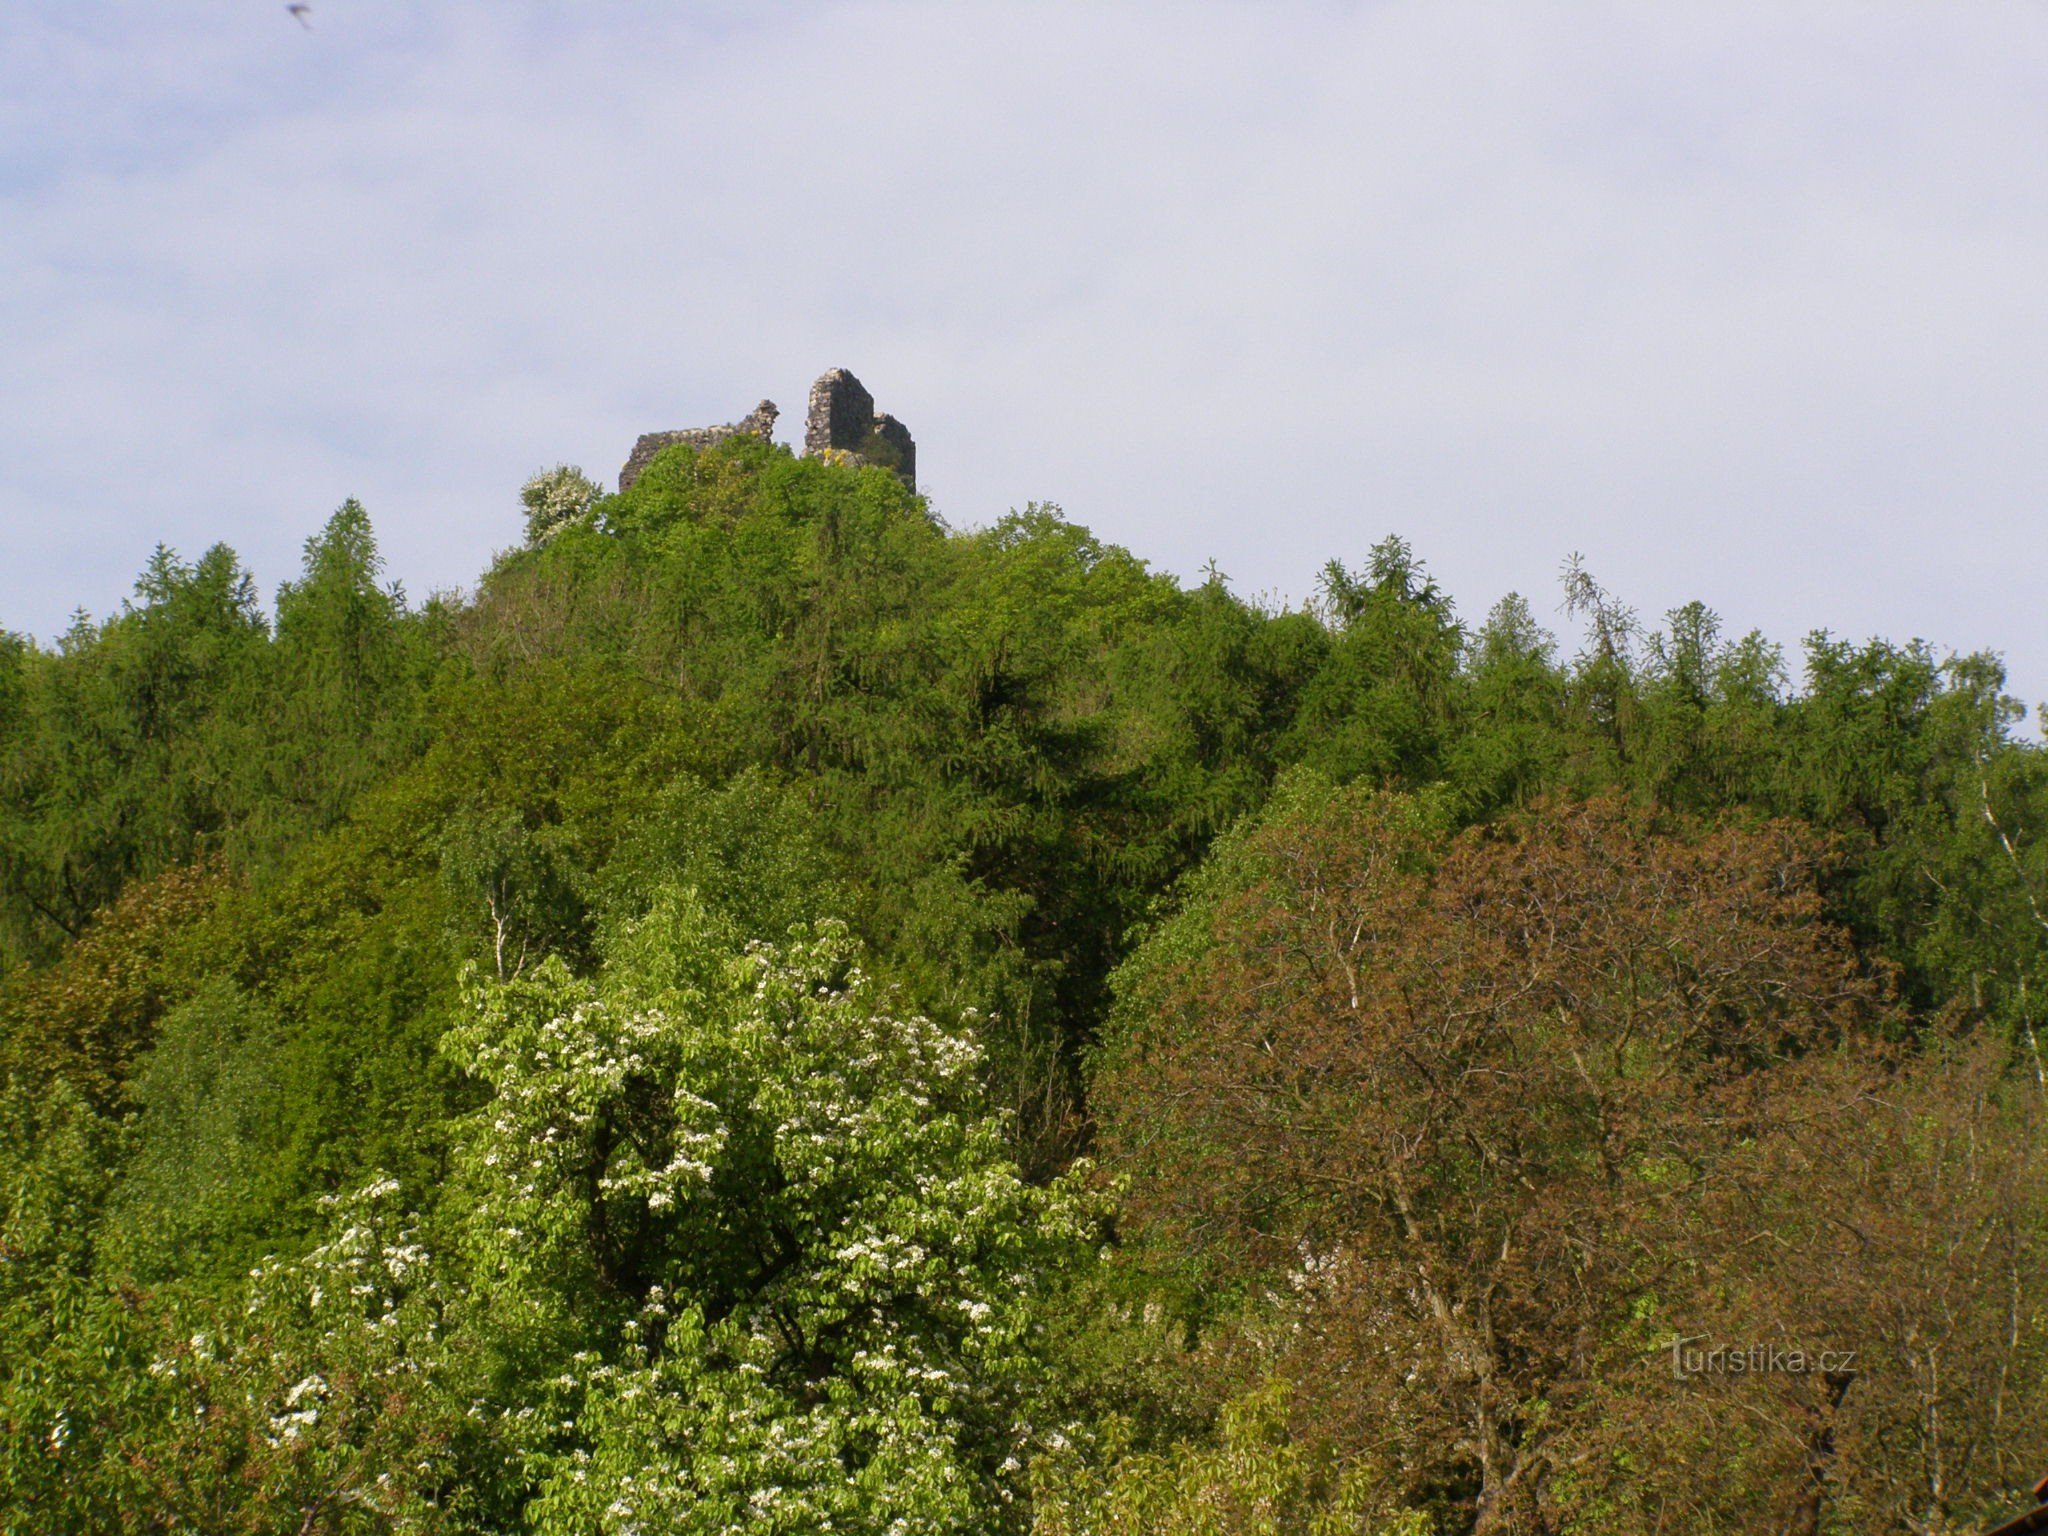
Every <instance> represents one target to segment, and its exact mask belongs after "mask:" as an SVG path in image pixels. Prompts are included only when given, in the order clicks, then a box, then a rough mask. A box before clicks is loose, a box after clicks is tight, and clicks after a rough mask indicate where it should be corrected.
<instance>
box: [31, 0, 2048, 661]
mask: <svg viewBox="0 0 2048 1536" xmlns="http://www.w3.org/2000/svg"><path fill="white" fill-rule="evenodd" d="M313 22H314V29H313V30H312V31H310V32H307V31H304V30H302V29H301V28H300V27H299V26H297V25H296V24H295V23H294V22H293V21H292V20H291V18H290V17H288V16H287V15H286V14H285V12H284V9H283V6H282V5H281V4H273V3H269V0H148V3H132V4H123V3H96V4H94V5H92V6H79V5H76V4H73V3H68V0H67V3H62V4H59V3H40V0H29V3H26V4H24V3H23V0H13V3H11V4H8V5H6V6H4V7H0V626H5V627H9V628H14V629H21V630H27V631H30V632H33V633H36V634H38V635H42V636H49V635H51V634H53V633H55V632H56V631H58V630H59V629H61V628H62V626H63V624H64V621H65V618H66V615H67V614H68V613H69V612H70V611H71V610H72V609H73V608H74V607H77V606H81V605H82V606H85V607H87V608H89V609H91V610H93V611H95V612H106V611H109V610H111V609H112V608H114V607H115V606H116V605H117V604H118V603H119V601H120V599H121V598H122V596H123V595H124V594H125V593H126V592H127V591H128V589H129V587H130V584H131V583H132V580H133V577H134V574H135V572H136V571H137V570H138V569H139V568H140V566H141V564H142V562H143V560H144V559H145V558H146V557H147V555H148V553H149V550H150V548H151V547H152V545H153V544H154V543H156V542H157V541H158V540H159V539H161V540H164V541H166V542H168V543H170V544H172V545H173V546H174V547H176V548H178V549H179V550H181V551H182V552H184V553H187V554H196V553H198V552H199V551H200V550H201V549H203V548H204V547H205V546H206V545H208V544H210V543H212V542H214V541H215V540H220V539H225V540H227V541H228V542H230V543H232V544H233V545H234V546H235V547H236V548H237V549H238V550H240V551H241V552H242V554H243V556H244V557H245V559H246V560H247V561H248V562H249V564H250V565H251V566H252V567H253V568H254V570H255V571H256V573H257V575H258V577H259V579H260V580H261V582H262V583H263V586H264V588H265V590H266V592H268V591H269V590H271V589H272V588H273V587H274V586H275V583H276V582H277V581H278V580H279V579H280V578H282V577H285V576H288V575H290V574H291V572H292V571H293V569H294V567H295V565H296V560H297V551H298V547H299V545H300V544H301V542H302V541H303V540H304V539H305V537H306V536H307V535H308V534H309V533H310V532H312V531H313V530H314V529H315V528H317V527H318V526H319V524H320V523H321V522H322V521H323V520H324V519H325V517H326V515H327V514H328V513H329V512H330V511H331V510H332V508H333V507H334V506H335V505H336V504H337V503H339V502H340V501H341V500H342V498H343V497H345V496H349V495H355V496H358V497H360V498H361V499H362V500H363V501H364V503H365V504H366V505H367V506H368V507H369V509H370V512H371V514H372V516H373V518H374V519H375V521H376V524H377V527H378V530H379V534H380V537H381V539H382V541H383V545H384V548H385V551H386V554H387V557H388V559H389V563H390V568H391V572H392V574H393V575H395V576H398V577H400V578H402V579H403V580H404V581H405V582H406V584H407V586H408V588H409V589H410V590H412V591H414V592H415V593H420V592H424V591H426V590H428V589H431V588H434V587H442V586H452V585H457V584H461V583H465V582H467V581H469V580H471V579H472V578H473V577H474V576H475V574H476V573H477V571H478V570H479V569H481V567H482V566H483V565H484V563H485V562H486V561H487V560H488V559H489V557H490V555H491V553H492V551H493V550H494V549H496V548H499V547H502V546H503V545H505V544H507V543H510V542H511V541H512V540H513V539H514V538H515V537H516V536H517V531H518V525H519V517H518V508H517V489H518V486H519V484H520V482H521V481H522V480H523V479H524V478H525V476H526V475H527V474H528V473H530V472H531V471H532V470H534V469H536V468H538V467H540V466H542V465H544V464H548V463H553V462H555V461H558V460H569V461H571V462H577V463H581V464H582V465H584V466H585V467H586V468H587V469H589V470H590V471H592V472H593V473H594V474H597V475H599V476H600V477H602V478H606V479H609V478H610V477H612V476H615V475H616V474H617V471H618V466H619V464H620V462H621V461H622V460H623V459H624V457H625V454H626V451H627V449H628V448H629V447H630V445H631V443H632V440H633V437H634V436H635V435H636V434H637V433H639V432H641V431H644V430H648V429H650V428H658V427H673V426H690V425H698V424H702V423H705V422H710V421H722V420H729V419H731V418H733V417H735V416H737V415H739V414H740V413H742V412H744V411H745V410H746V409H747V408H748V407H750V406H751V405H752V404H753V403H754V401H755V400H757V399H759V398H761V397H762V396H763V395H767V396H771V397H773V398H774V399H775V400H777V401H778V402H780V403H781V405H782V406H783V409H784V412H785V416H784V426H785V428H788V427H791V426H793V425H795V424H796V423H797V421H798V419H799V418H800V415H801V406H802V401H803V394H804V390H805V388H806V386H807V385H808V383H809V381H810V379H811V378H812V377H813V376H814V375H815V374H817V373H818V372H820V371H822V370H823V369H824V368H826V367H830V366H835V365H843V366H847V367H851V368H853V369H854V370H855V371H856V372H858V373H859V374H860V375H861V377H862V378H863V379H864V380H865V381H866V383H867V384H868V385H869V387H870V388H871V389H872V390H873V391H874V394H875V396H876V399H877V401H878V402H879V403H880V405H881V406H882V408H883V409H886V410H889V411H892V412H894V413H895V414H897V415H898V416H900V417H902V418H903V419H904V420H905V421H907V422H908V423H909V424H910V426H911V428H912V430H913V431H914V432H915V433H916V434H917V439H918V456H919V464H920V468H921V470H922V472H923V475H924V480H925V485H926V488H927V489H928V490H929V492H930V493H931V495H932V497H933V500H934V503H935V504H936V506H937V507H938V509H939V510H940V512H941V513H942V514H943V515H944V516H945V517H946V518H947V519H948V520H950V521H952V522H953V523H955V524H974V523H980V522H985V521H987V520H988V519H990V518H992V517H994V516H997V515H999V514H1000V513H1001V512H1002V511H1003V510H1004V509H1006V508H1008V507H1010V506H1014V505H1021V504H1022V503H1024V502H1025V501H1027V500H1034V499H1038V500H1050V501H1056V502H1059V503H1061V504H1062V505H1063V506H1064V507H1065V508H1066V509H1067V511H1068V513H1069V515H1070V516H1072V517H1074V518H1076V519H1077V520H1079V521H1082V522H1085V523H1087V524H1089V525H1090V526H1091V527H1093V528H1095V529H1096V530H1097V531H1098V532H1100V533H1101V534H1103V535H1104V536H1106V537H1109V538H1112V539H1115V540H1118V541H1119V542H1122V543H1125V544H1128V545H1129V546H1130V547H1131V548H1133V549H1134V550H1135V551H1137V552H1138V553H1139V554H1140V555H1142V556H1144V557H1146V558H1148V559H1150V560H1152V561H1153V562H1154V563H1155V564H1157V565H1159V566H1161V567H1162V568H1164V569H1168V570H1172V571H1176V572H1179V573H1181V574H1183V575H1192V574H1194V573H1195V572H1197V571H1198V570H1199V569H1200V567H1201V566H1202V565H1203V563H1204V562H1205V561H1206V560H1209V559H1211V558H1213V559H1215V560H1216V561H1217V563H1218V564H1219V565H1220V566H1221V567H1222V568H1223V569H1224V570H1225V571H1226V572H1228V573H1229V574H1230V575H1231V577H1232V578H1233V580H1234V581H1235V583H1236V584H1237V586H1238V587H1239V588H1240V589H1242V590H1245V591H1248V592H1254V593H1256V592H1269V593H1273V594H1278V595H1281V596H1285V597H1300V596H1302V595H1304V594H1306V593H1307V592H1308V591H1309V590H1310V589H1311V587H1312V584H1313V581H1314V576H1315V572H1316V570H1317V569H1318V568H1319V566H1320V565H1321V564H1322V562H1323V561H1324V560H1326V559H1328V558H1330V557H1332V556H1336V557H1340V558H1344V559H1346V560H1349V561H1353V562H1356V561H1357V560H1359V559H1361V558H1362V557H1363V555H1364V553H1365V551H1366V549H1367V548H1368V547H1369V546H1370V545H1371V544H1372V543H1373V542H1374V541H1375V540H1377V539H1378V538H1380V537H1381V536H1382V535H1384V534H1386V533H1388V532H1399V533H1401V534H1403V535H1405V536H1406V537H1408V538H1409V539H1410V540H1411V541H1412V542H1413V543H1414V544H1415V546H1416V548H1417V550H1418V552H1419V553H1420V554H1421V555H1422V556H1423V558H1424V559H1426V560H1427V561H1428V562H1429V563H1430V565H1431V567H1432V569H1433V570H1434V571H1435V572H1436V573H1437V575H1438V576H1439V577H1440V579H1442V581H1443V582H1444V583H1445V584H1446V586H1447V587H1448V588H1449V589H1450V590H1451V592H1452V593H1453V594H1454V595H1455V596H1456V598H1457V600H1458V602H1459V605H1460V608H1461V610H1462V611H1463V612H1464V613H1465V614H1466V615H1467V616H1468V617H1471V618H1474V619H1477V618H1478V617H1480V616H1481V615H1482V614H1483V613H1484V611H1485V609H1486V608H1487V607H1488V606H1489V605H1490V604H1491V603H1492V602H1493V600H1494V599H1495V598H1497V597H1498V596H1499V595H1500V594H1501V593H1503V592H1504V591H1507V590H1509V589H1511V588H1514V589H1519V590H1521V591H1524V592H1525V593H1527V594H1529V595H1530V597H1531V598H1532V600H1533V601H1534V602H1535V603H1536V606H1537V608H1538V611H1539V613H1543V614H1552V613H1553V610H1554V606H1555V603H1556V599H1557V581H1556V573H1557V568H1558V565H1559V563H1560V561H1561V560H1562V559H1563V558H1564V557H1565V556H1566V555H1567V554H1569V553H1570V552H1571V551H1573V550H1581V551H1583V552H1584V553H1585V556H1586V559H1587V563H1588V565H1589V566H1590V568H1591V569H1592V570H1593V571H1594V572H1595V574H1596V575H1597V576H1598V577H1599V578H1600V579H1601V580H1602V581H1603V582H1604V583H1606V584H1607V585H1608V586H1609V587H1610V588H1612V589H1614V590H1615V591H1616V592H1617V593H1619V594H1620V595H1621V596H1623V597H1625V598H1626V599H1628V600H1629V601H1631V602H1633V603H1634V604H1635V605H1636V606H1637V607H1639V608H1640V609H1642V610H1643V611H1644V612H1645V613H1646V614H1651V615H1654V614H1656V613H1658V612H1660V611H1662V610H1664V609H1666V608H1669V607H1672V606H1675V605H1676V604H1678V603H1681V602H1683V601H1686V600H1687V599H1690V598H1695V597H1697V598H1701V599H1704V600H1705V601H1707V602H1708V603H1710V604H1712V605H1713V606H1714V607H1716V608H1718V609H1719V610H1720V611H1721V612H1722V613H1723V614H1724V616H1725V617H1726V619H1727V622H1728V624H1729V626H1730V627H1731V628H1733V629H1743V628H1748V627H1751V626H1756V627H1760V628H1762V629H1763V630H1765V631H1766V632H1767V633H1768V634H1770V635H1771V636H1772V637H1773V638H1775V639H1778V640H1781V641H1784V642H1786V643H1787V644H1788V646H1791V645H1796V643H1797V641H1798V640H1799V638H1800V637H1801V636H1802V635H1803V634H1804V632H1805V631H1806V630H1808V629H1810V628H1813V627H1819V626H1824V627H1827V628H1829V629H1831V630H1834V631H1836V632H1838V633H1843V634H1847V635H1851V636H1858V637H1860V636H1863V635H1866V634H1871V633H1882V634H1886V635H1889V636H1891V637H1893V638H1895V639H1905V638H1908V637H1912V636H1924V637H1926V638H1928V639H1929V640H1931V641H1933V642H1935V643H1936V644H1937V645H1938V646H1940V647H1942V648H1945V649H1946V648H1957V649H1973V648H1978V647H1987V648H1991V649H1996V650H1999V651H2001V652H2003V653H2004V654H2005V655H2006V657H2007V660H2008V663H2009V666H2010V669H2011V673H2012V680H2013V686H2014V688H2015V690H2016V691H2017V692H2019V693H2020V694H2021V695H2022V696H2023V697H2024V698H2026V699H2028V700H2029V701H2033V700H2036V699H2039V698H2042V697H2044V696H2048V628H2044V626H2043V625H2042V624H2041V622H2040V620H2039V618H2038V616H2037V606H2038V603H2037V598H2038V593H2039V590H2040V588H2041V586H2042V582H2043V577H2044V574H2048V516H2044V513H2048V423H2044V421H2043V416H2042V411H2043V402H2044V401H2048V302H2044V294H2048V8H2044V6H2043V5H2041V4H2038V3H2030V4H2024V5H2018V4H2015V5H2000V4H1991V3H1979V4H1972V5H1969V6H1954V5H1936V4H1926V5H1919V6H1885V5H1877V4H1853V5H1839V6H1831V5H1822V4H1810V5H1798V6H1787V5H1783V4H1771V5H1755V6H1746V5H1740V4H1727V3H1713V4H1701V5H1697V6H1687V5H1681V4H1677V3H1660V4H1657V5H1654V6H1645V5H1640V4H1631V5H1609V6H1596V5H1586V4H1580V5H1571V6H1549V5H1533V4H1532V5H1513V4H1498V3H1495V4H1487V5H1483V6H1482V5H1474V6H1458V5H1453V4H1444V3H1432V4H1416V5H1336V4H1317V5H1311V4H1300V5H1288V4H1282V3H1274V0H1265V3H1261V4H1258V5H1243V6H1226V5H1204V4H1199V3H1193V0H1177V3H1172V4H1129V5H1119V4H1111V3H1102V0H1095V3H1089V4H1085V5H1082V4H1076V5H1065V4H1052V3H1040V4H1030V5H995V4H977V3H972V0H954V3H949V4H943V5H937V4H931V5H914V4H888V3H869V4H808V5H804V4H789V5H759V4H755V5H737V4H729V5H626V4H608V3H591V0H584V3H580V4H578V5H575V6H573V7H571V6H561V5H539V4H522V3H518V0H488V3H465V0H434V3H431V4H428V3H418V4H400V3H396V0H314V9H313Z"/></svg>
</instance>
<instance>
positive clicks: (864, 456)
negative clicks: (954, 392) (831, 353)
mask: <svg viewBox="0 0 2048 1536" xmlns="http://www.w3.org/2000/svg"><path fill="white" fill-rule="evenodd" d="M780 414H781V413H780V412H779V411H778V410H777V409H776V408H775V402H774V401H772V400H763V401H762V402H761V403H760V404H759V405H757V406H755V407H754V409H753V410H752V411H750V412H748V414H747V415H745V416H743V417H741V418H740V419H739V420H738V421H734V422H728V423H726V424H725V425H724V426H719V427H685V428H682V429H681V430H679V431H674V432H644V433H642V434H641V436H640V439H639V441H637V442H636V443H634V444H633V452H632V454H631V456H630V457H628V458H627V460H626V467H625V468H624V469H621V470H620V471H619V489H620V490H622V491H623V490H625V489H626V487H628V486H629V485H631V484H632V483H633V482H634V481H635V480H638V479H639V478H640V476H641V473H642V472H643V471H644V470H645V469H646V468H647V466H648V464H649V463H650V462H651V461H652V460H653V458H654V456H655V455H656V454H658V453H660V452H661V450H662V449H664V448H670V447H673V446H675V445H676V444H677V443H685V444H688V445H689V446H690V447H692V448H696V449H700V450H701V449H705V448H709V447H711V446H712V445H713V444H714V443H722V442H724V441H725V440H726V439H727V438H729V437H738V436H740V435H741V434H742V433H746V434H750V435H752V436H754V437H760V438H771V439H772V437H773V434H774V431H775V418H776V417H777V416H778V415H780ZM804 457H805V458H809V459H821V458H827V457H830V458H835V459H838V460H841V461H842V462H849V463H854V464H877V465H880V466H881V467H883V468H884V469H890V470H894V471H895V472H896V475H897V477H898V478H899V479H901V480H902V481H903V483H904V484H905V485H907V486H909V487H910V489H912V490H913V491H914V490H916V489H917V444H916V443H915V442H914V441H913V440H912V439H911V436H910V429H909V428H908V427H906V426H904V425H903V423H902V422H900V421H898V420H897V419H896V418H895V417H894V416H886V415H877V414H876V413H875V397H874V396H873V395H871V394H869V393H868V392H867V390H866V389H865V388H864V387H863V386H862V384H861V382H860V380H859V379H856V378H855V377H854V376H853V375H852V374H850V373H848V372H847V371H846V370H845V369H844V368H834V369H832V370H831V371H830V372H829V373H827V374H825V375H824V376H823V377H821V378H820V379H819V380H818V382H817V383H815V384H813V385H812V386H811V399H810V409H809V411H808V412H807V413H806V415H805V417H804Z"/></svg>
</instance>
